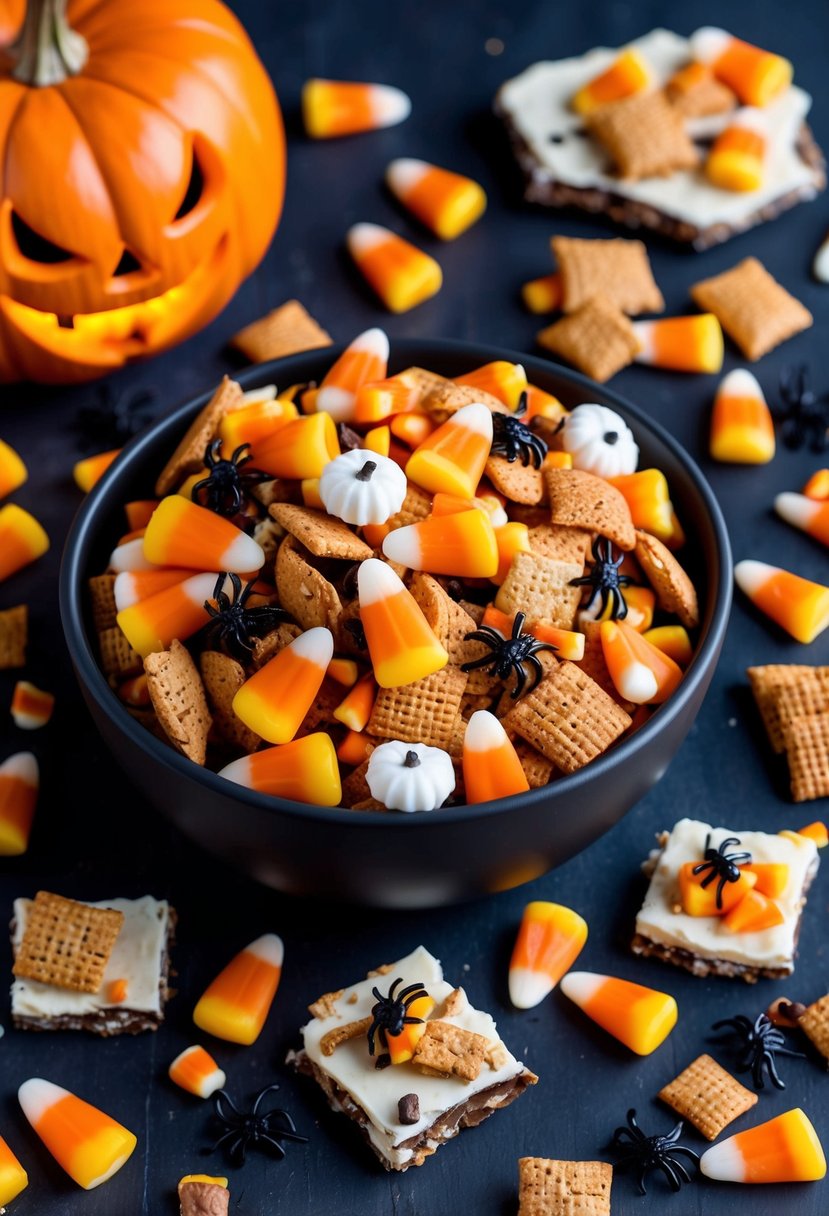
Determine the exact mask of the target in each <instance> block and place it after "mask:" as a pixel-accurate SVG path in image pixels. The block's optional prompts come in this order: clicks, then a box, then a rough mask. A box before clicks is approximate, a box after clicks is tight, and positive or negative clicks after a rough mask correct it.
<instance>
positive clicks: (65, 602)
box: [59, 338, 733, 831]
mask: <svg viewBox="0 0 829 1216" xmlns="http://www.w3.org/2000/svg"><path fill="white" fill-rule="evenodd" d="M347 345H348V344H347V343H338V344H335V345H332V346H327V347H323V348H319V349H313V350H309V351H301V352H298V353H296V354H293V355H287V356H285V357H283V358H280V359H273V360H269V361H268V362H266V363H259V364H254V365H252V366H249V367H246V368H244V369H243V370H241V371H239V372H237V373H234V374H233V375H232V378H233V379H234V380H236V381H237V382H238V383H239V384H240V385H241V386H242V388H243V389H245V388H247V387H248V386H249V387H252V388H255V387H259V386H260V385H265V384H268V383H270V382H271V381H273V380H277V381H278V380H280V379H281V380H285V382H286V383H293V382H294V380H295V377H292V374H291V373H292V370H293V368H294V367H295V366H299V365H302V364H303V363H305V362H307V361H308V360H309V359H311V358H317V359H318V358H320V357H323V356H325V357H330V358H331V359H332V360H333V359H336V358H338V357H339V355H340V354H341V353H342V351H343V350H345V348H346V346H347ZM425 348H428V349H430V350H433V351H434V352H435V354H436V355H437V356H443V357H448V358H457V359H459V360H467V359H468V360H470V362H471V364H472V366H475V365H476V362H475V361H477V365H480V364H482V363H487V362H491V361H493V360H505V361H507V362H510V363H521V364H523V365H524V367H525V369H526V370H527V371H529V372H531V373H532V372H536V373H538V374H541V375H549V374H551V373H552V374H554V375H556V376H558V377H559V378H561V379H563V380H565V381H567V382H569V384H570V385H571V386H572V387H573V388H574V389H575V390H577V391H578V392H579V393H581V394H583V395H584V400H585V402H587V401H590V400H592V399H593V398H594V396H595V394H596V392H598V393H599V394H601V396H602V397H603V398H604V399H605V400H609V401H610V402H611V405H612V407H613V408H618V409H619V411H620V413H621V414H622V416H623V417H626V418H628V417H629V418H630V419H631V420H632V421H633V423H634V427H635V426H641V427H642V428H644V429H645V430H648V431H650V432H651V433H652V434H653V435H654V436H655V437H656V439H657V440H658V441H659V442H660V443H662V444H663V445H664V446H665V447H667V448H668V449H669V450H670V451H671V453H672V454H673V456H674V458H675V459H676V460H677V461H678V462H679V463H680V464H681V465H682V466H683V467H684V469H685V471H686V473H687V474H688V476H689V477H690V480H691V482H692V484H693V487H694V490H695V492H696V493H697V495H698V496H699V498H700V499H701V500H702V504H703V507H704V509H705V511H706V512H707V514H708V516H709V518H710V520H711V524H712V528H713V533H714V538H715V541H716V545H717V552H718V558H719V560H718V564H717V570H716V577H717V580H718V586H717V588H716V594H715V597H714V601H713V605H712V608H711V613H710V620H709V621H708V627H707V631H706V635H705V638H704V640H703V642H702V644H701V645H700V647H699V649H698V650H697V651H696V652H695V654H694V657H693V660H692V663H691V666H690V667H689V669H688V671H687V672H686V674H685V676H684V678H683V680H682V682H681V684H680V685H679V688H678V689H677V691H676V692H675V693H674V694H673V695H672V696H671V697H670V699H669V700H668V701H667V702H666V703H665V704H664V705H662V706H660V707H659V713H658V714H655V715H653V716H652V717H651V718H650V719H649V721H648V722H646V723H645V725H644V726H642V727H640V729H639V730H637V731H636V732H635V733H634V734H633V735H632V736H630V738H628V739H625V740H623V741H622V742H621V743H620V744H619V745H618V746H617V747H614V748H611V749H610V751H608V752H606V753H604V754H603V755H601V756H599V757H598V758H597V759H596V760H593V761H591V763H590V764H587V765H585V766H584V767H583V768H581V769H579V770H578V771H577V772H575V773H570V774H567V775H565V776H563V777H561V778H559V779H558V780H557V781H555V782H552V783H550V784H547V785H544V786H540V787H538V788H537V789H531V790H527V791H525V792H522V793H521V794H511V795H509V796H507V797H505V798H499V799H496V800H493V801H491V802H481V803H463V804H459V805H457V806H451V807H443V808H440V810H439V813H431V814H429V817H428V822H429V825H430V827H433V828H435V829H439V828H440V826H441V825H446V826H447V828H448V827H449V826H450V825H455V824H457V823H458V822H459V821H460V820H463V819H469V820H470V822H471V821H473V820H474V819H476V818H477V817H479V816H490V815H500V814H507V813H509V812H511V811H513V810H514V806H515V800H516V799H519V798H520V799H521V801H522V804H523V805H524V806H527V805H529V806H535V807H539V808H540V807H541V806H542V805H543V804H544V803H545V802H549V800H550V799H555V798H558V797H560V796H562V795H564V794H571V793H575V794H578V792H579V791H580V789H581V788H582V787H583V786H584V785H585V784H586V783H588V782H589V781H590V780H592V778H593V777H594V776H599V775H600V774H601V773H603V772H605V771H607V770H610V769H612V768H613V767H615V766H616V765H619V764H622V763H625V762H633V763H635V758H636V754H637V753H638V752H639V751H641V750H642V749H643V748H644V747H645V746H646V744H647V743H648V742H649V741H650V740H651V739H652V738H653V737H654V735H655V734H656V733H657V732H658V731H661V730H662V729H663V728H665V727H667V726H668V725H669V723H670V722H671V721H673V719H674V718H675V717H676V716H677V715H678V714H679V713H680V711H681V710H682V709H683V708H684V706H685V705H686V703H687V702H688V701H689V700H690V699H691V698H692V697H693V695H694V693H695V691H696V689H697V688H698V686H699V684H700V683H701V682H702V681H703V680H705V679H706V676H707V674H708V667H709V664H710V662H712V661H713V662H716V658H717V652H718V651H719V648H720V646H721V644H722V640H723V637H724V635H725V630H726V627H727V625H728V619H729V614H730V609H731V600H732V591H733V588H732V556H731V546H730V542H729V536H728V529H727V527H726V523H725V519H724V517H723V514H722V511H721V509H720V506H719V503H718V502H717V499H716V498H715V496H714V492H713V490H712V489H711V487H710V485H709V484H708V481H707V480H706V478H705V475H704V474H703V472H702V470H701V469H700V467H699V465H698V464H697V462H696V461H695V460H694V458H693V457H692V456H691V455H690V453H688V452H687V451H686V449H685V448H684V447H683V446H682V444H680V443H679V441H678V440H677V439H675V438H674V436H673V435H672V434H671V433H670V432H669V431H668V430H667V429H666V428H665V427H664V426H663V425H662V424H661V423H660V422H657V421H655V420H654V419H652V418H650V417H649V416H648V415H647V414H645V413H644V412H643V411H642V410H640V408H639V407H638V406H637V405H635V404H633V403H632V402H631V401H629V400H628V399H627V398H626V397H624V396H622V395H621V394H619V393H617V392H615V390H613V389H609V388H606V387H605V386H604V385H601V384H597V383H596V382H595V381H593V380H591V379H589V378H588V377H587V376H583V375H582V374H581V373H579V372H576V371H574V370H572V369H571V368H569V367H565V366H564V365H562V364H559V363H557V362H555V361H554V360H552V359H543V358H540V357H539V356H536V355H527V354H523V353H520V352H518V351H514V350H510V349H508V348H503V347H498V346H493V345H490V344H489V343H483V342H469V341H466V340H463V339H453V338H397V339H395V338H393V339H392V341H391V354H390V361H392V362H398V361H399V359H398V356H399V357H401V358H403V359H405V358H406V354H407V352H409V353H411V354H414V353H415V352H417V353H418V355H419V357H420V358H421V359H422V358H423V351H424V349H425ZM408 365H409V364H404V366H408ZM300 378H301V377H300ZM530 378H531V379H532V376H531V377H530ZM214 391H215V387H214V388H211V389H208V390H206V391H204V392H202V393H199V394H197V395H196V396H195V397H190V398H188V399H187V400H186V401H185V402H183V403H182V404H180V405H178V406H176V407H174V408H173V409H172V410H170V411H168V412H167V413H165V414H163V415H162V416H160V417H158V418H156V419H155V420H154V421H153V422H151V423H150V425H149V426H147V427H146V428H145V429H144V430H143V431H141V432H139V434H138V435H136V436H135V437H134V438H133V439H131V440H130V441H129V442H128V443H127V444H126V445H125V446H124V448H123V451H122V453H121V454H120V455H119V456H118V457H117V459H116V460H115V461H114V462H113V464H112V465H111V466H110V467H109V468H108V469H107V471H106V472H105V473H104V475H103V477H102V478H101V479H100V481H99V482H98V483H97V484H96V485H95V486H94V487H93V489H92V490H91V491H90V492H89V493H88V494H87V495H86V497H85V498H84V500H83V501H82V503H81V505H80V507H79V508H78V511H77V512H76V514H75V517H74V519H73V520H72V523H71V525H70V528H69V532H68V534H67V538H66V542H65V545H64V550H63V556H62V560H61V567H60V576H59V605H60V616H61V622H62V625H63V630H64V636H65V640H66V644H67V648H68V650H69V654H70V657H71V659H72V663H73V665H74V667H75V670H76V674H77V677H78V679H79V681H81V682H82V683H83V685H84V687H85V690H86V693H87V695H91V696H92V697H93V698H94V700H95V701H96V702H97V704H98V706H99V707H100V708H101V709H102V710H103V711H104V712H105V713H106V714H107V716H108V717H110V718H112V719H113V720H114V722H115V723H116V724H117V725H118V727H119V728H120V729H121V730H122V731H123V732H125V733H126V734H127V735H128V736H129V737H130V739H131V740H132V741H133V742H134V743H135V744H136V745H137V746H138V747H139V749H140V750H142V751H143V752H144V753H145V754H146V755H147V756H148V758H151V759H153V760H155V761H156V762H157V763H159V764H161V765H162V767H165V768H169V769H172V770H173V772H175V773H177V774H179V775H180V776H182V777H184V778H189V779H190V780H192V781H194V782H196V783H197V784H198V783H200V782H201V783H203V784H204V785H205V786H206V787H207V788H208V789H211V790H212V792H213V793H215V794H217V795H220V796H222V797H224V798H228V797H230V796H231V795H235V798H236V799H237V800H238V801H239V802H241V803H242V804H244V805H246V806H249V807H251V808H253V809H255V810H257V811H260V812H261V811H264V812H266V813H273V812H274V811H275V810H279V811H280V812H281V813H285V812H287V813H288V814H290V815H297V816H298V817H300V818H306V819H308V818H310V819H312V820H317V821H318V822H320V823H325V824H328V825H331V824H336V825H338V826H340V827H343V828H346V829H347V828H348V827H349V826H350V827H353V828H355V829H358V828H362V829H368V828H378V827H388V828H389V829H390V830H391V831H406V830H410V829H415V828H416V826H417V825H418V824H422V823H423V815H422V814H402V813H401V814H397V815H382V816H378V815H377V813H376V812H375V811H352V810H348V811H345V810H344V809H343V808H342V807H323V806H317V805H316V804H313V803H303V802H294V801H291V800H289V799H282V798H276V797H274V796H271V795H267V794H260V793H258V792H257V791H255V790H249V789H248V788H247V787H245V786H242V785H238V784H236V783H235V782H230V781H228V780H227V779H225V778H222V777H220V776H219V774H218V773H214V772H213V771H212V770H211V769H208V768H202V767H200V766H199V765H196V764H194V763H193V761H192V760H189V759H188V758H187V757H186V756H184V755H182V754H181V753H180V752H177V751H176V750H175V749H174V748H171V747H169V746H167V745H166V744H164V743H162V742H161V740H159V739H157V738H156V737H155V736H154V735H153V734H152V733H151V732H150V731H148V730H146V729H145V728H144V727H143V726H141V725H140V724H139V723H138V722H136V721H135V719H134V718H132V717H131V716H130V714H129V713H128V712H127V709H126V707H125V706H124V705H123V704H122V702H121V701H119V699H118V698H117V696H116V695H115V693H114V691H113V689H112V688H111V687H110V685H109V683H108V682H107V680H106V678H105V676H104V674H103V671H102V670H101V668H100V666H99V663H98V660H97V658H96V656H95V654H94V652H93V649H92V645H91V642H90V638H89V635H88V633H87V630H86V627H85V624H84V607H83V594H84V590H85V587H86V571H85V570H84V569H83V568H82V566H83V559H85V556H86V550H87V549H88V548H89V546H90V544H91V543H92V540H93V539H94V537H95V534H96V532H97V529H98V520H97V508H98V504H99V502H100V500H101V499H102V498H103V497H104V495H105V494H106V493H107V491H108V489H109V486H110V484H111V483H112V482H113V481H115V480H117V479H118V478H119V476H120V475H121V474H122V472H123V471H124V470H125V469H126V468H127V467H128V466H132V467H135V466H138V465H140V464H141V462H142V457H143V454H144V450H145V448H147V447H148V446H150V445H151V444H152V442H153V440H154V439H155V437H156V434H157V432H158V430H159V429H161V428H164V427H169V428H170V429H171V430H174V429H175V428H176V424H177V423H179V422H180V423H182V424H183V423H184V422H185V421H186V420H188V419H192V416H194V415H195V414H196V412H197V411H198V410H200V409H202V408H203V406H204V405H206V403H207V402H208V401H209V399H210V397H211V396H212V395H213V392H214ZM231 786H232V787H233V789H232V790H231V788H230V787H231Z"/></svg>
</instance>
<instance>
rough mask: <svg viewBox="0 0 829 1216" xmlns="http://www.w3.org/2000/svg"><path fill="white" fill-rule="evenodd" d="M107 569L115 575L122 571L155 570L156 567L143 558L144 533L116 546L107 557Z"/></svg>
mask: <svg viewBox="0 0 829 1216" xmlns="http://www.w3.org/2000/svg"><path fill="white" fill-rule="evenodd" d="M109 568H110V570H112V571H114V573H115V574H120V573H121V572H122V571H124V570H133V571H135V570H157V569H158V566H156V565H154V564H153V562H151V561H149V560H148V559H147V558H146V557H145V556H144V533H142V534H141V535H140V536H139V537H137V538H136V539H135V540H128V541H124V542H122V543H121V544H119V545H117V546H116V547H115V548H114V549H113V550H112V553H111V554H110V555H109Z"/></svg>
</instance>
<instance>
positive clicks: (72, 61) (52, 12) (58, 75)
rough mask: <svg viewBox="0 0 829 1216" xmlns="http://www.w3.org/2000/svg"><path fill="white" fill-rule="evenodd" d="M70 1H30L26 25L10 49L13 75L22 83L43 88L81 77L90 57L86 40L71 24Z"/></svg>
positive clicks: (27, 6)
mask: <svg viewBox="0 0 829 1216" xmlns="http://www.w3.org/2000/svg"><path fill="white" fill-rule="evenodd" d="M66 2H67V0H28V3H27V5H26V16H25V18H24V20H23V26H22V28H21V30H20V33H19V34H18V36H17V38H16V39H15V40H14V42H13V43H12V45H11V46H10V48H9V52H10V54H11V55H12V56H13V57H14V58H15V59H16V61H17V62H16V63H15V66H14V70H13V72H12V75H13V76H14V78H15V80H19V81H20V82H21V84H28V85H33V86H34V87H35V88H43V87H45V86H47V85H52V84H60V82H61V81H62V80H66V78H67V76H77V74H78V72H80V71H82V69H83V68H84V66H85V64H86V61H87V59H88V58H89V47H88V46H87V43H86V39H85V38H83V37H82V36H81V35H80V34H79V33H78V32H77V30H73V29H71V28H70V26H69V22H68V21H67V19H66Z"/></svg>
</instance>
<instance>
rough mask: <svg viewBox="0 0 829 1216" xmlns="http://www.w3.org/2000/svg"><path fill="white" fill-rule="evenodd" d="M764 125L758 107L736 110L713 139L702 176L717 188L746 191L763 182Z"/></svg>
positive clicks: (758, 187) (757, 186)
mask: <svg viewBox="0 0 829 1216" xmlns="http://www.w3.org/2000/svg"><path fill="white" fill-rule="evenodd" d="M767 137H768V125H767V123H766V120H765V117H764V115H763V114H762V112H761V111H760V110H756V109H754V108H753V107H751V106H748V107H746V108H745V109H743V110H738V111H737V113H736V114H735V115H734V117H733V118H732V119H731V120H730V122H729V124H728V126H727V127H726V128H725V130H724V131H721V132H720V134H719V135H718V136H717V138H716V139H715V140H714V143H713V146H712V148H711V151H710V152H709V153H708V159H707V160H706V162H705V176H706V177H707V178H708V180H709V181H710V182H712V183H713V185H715V186H719V188H720V189H721V190H734V191H735V192H737V193H746V192H748V191H751V190H759V189H760V187H761V186H762V184H763V176H764V168H765V159H766V144H767Z"/></svg>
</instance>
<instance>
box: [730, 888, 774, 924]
mask: <svg viewBox="0 0 829 1216" xmlns="http://www.w3.org/2000/svg"><path fill="white" fill-rule="evenodd" d="M784 919H785V918H784V916H783V913H782V912H781V911H780V908H779V907H778V906H777V904H776V903H775V902H774V900H773V899H769V897H768V896H767V895H763V894H762V892H761V891H758V890H756V889H755V890H753V891H749V892H748V894H747V895H746V896H745V897H744V898H743V899H741V900H740V902H739V903H738V904H737V905H736V906H735V907H733V908H732V909H731V911H730V912H728V913H726V915H725V916H724V917H723V919H722V923H723V928H724V929H727V930H728V932H729V933H759V932H761V931H762V930H763V929H773V928H774V926H775V925H782V924H783V921H784Z"/></svg>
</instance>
